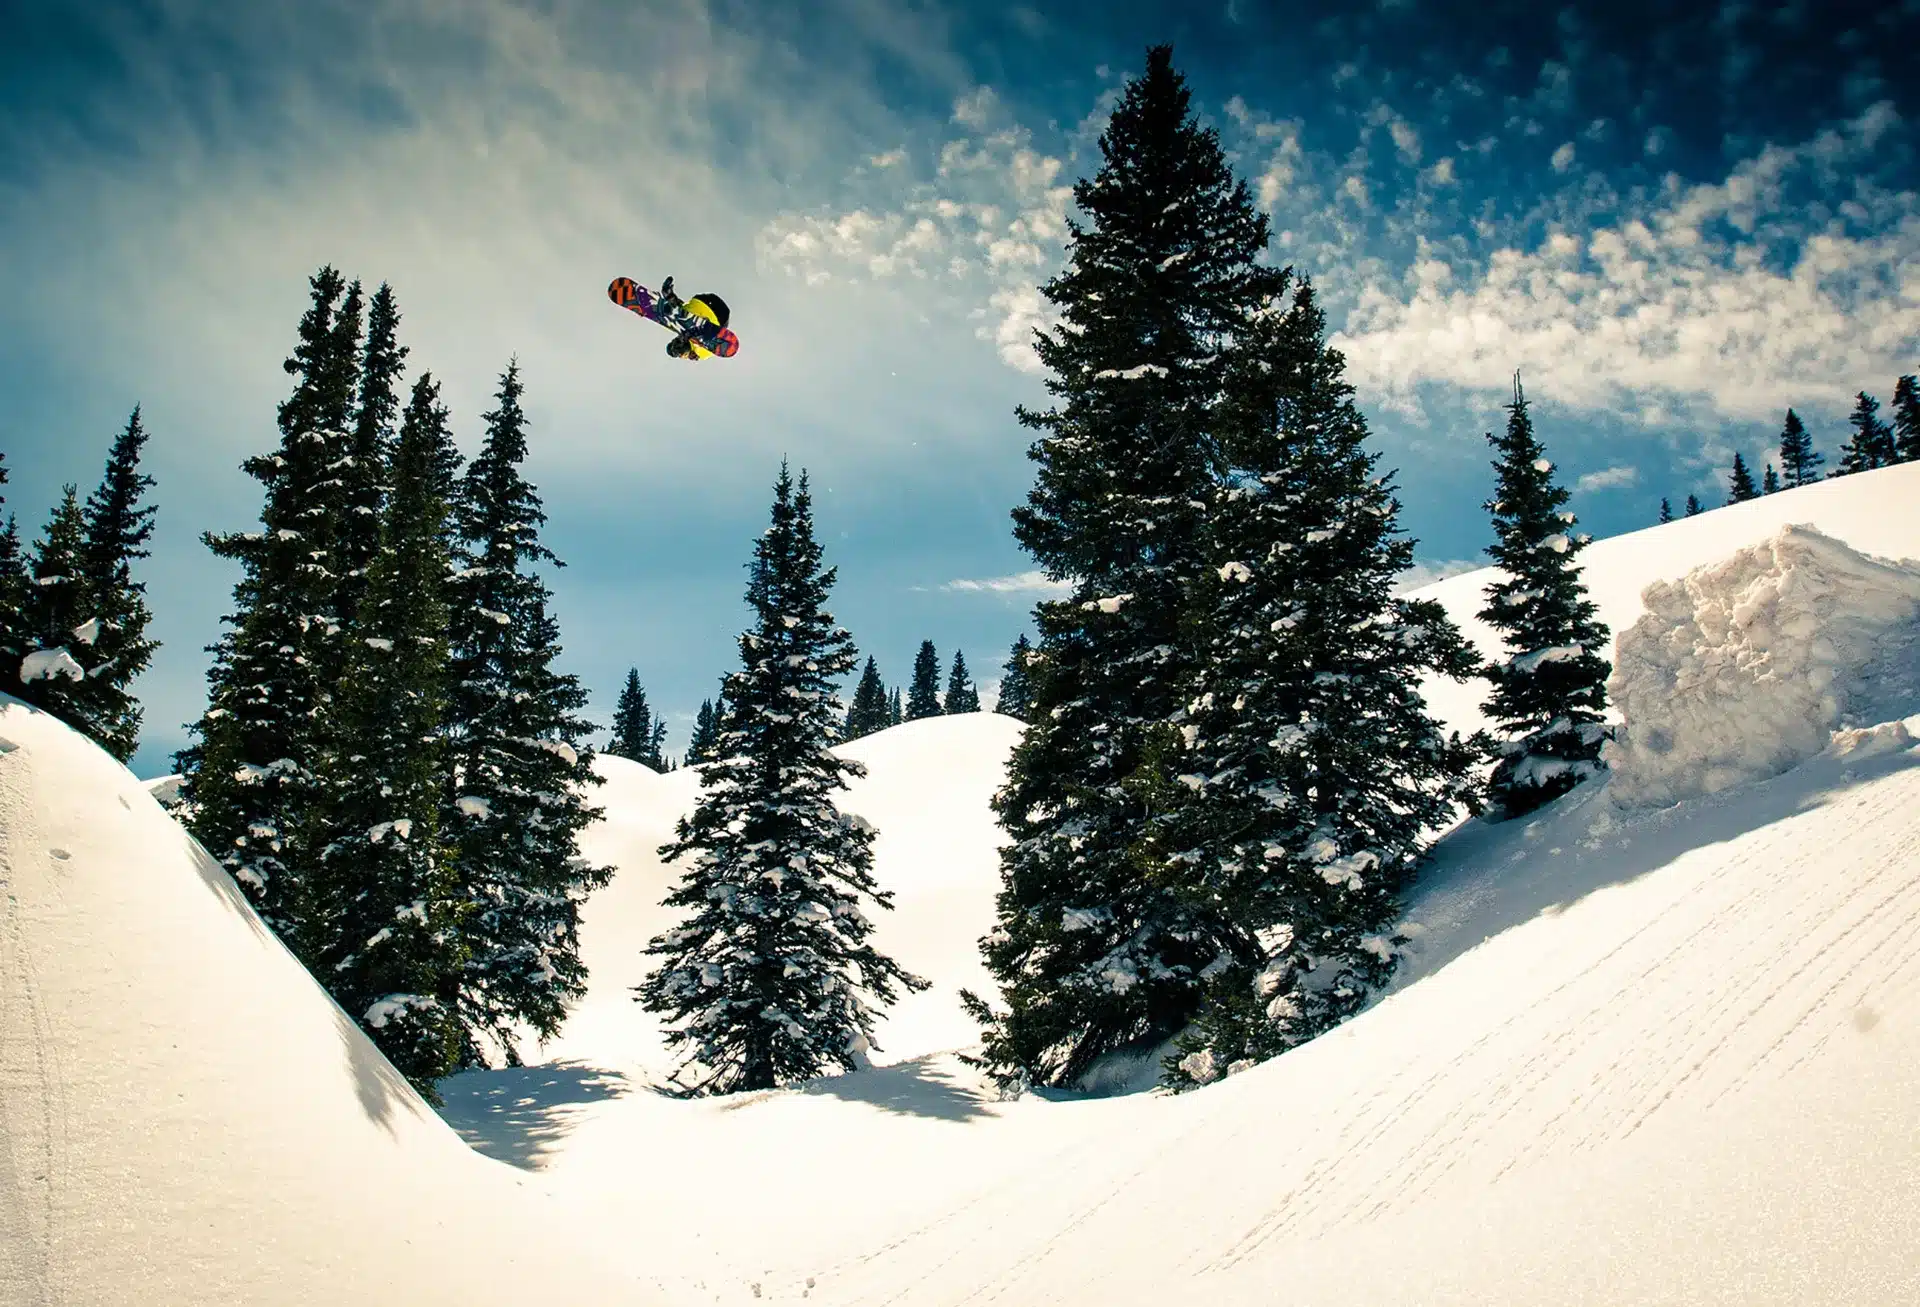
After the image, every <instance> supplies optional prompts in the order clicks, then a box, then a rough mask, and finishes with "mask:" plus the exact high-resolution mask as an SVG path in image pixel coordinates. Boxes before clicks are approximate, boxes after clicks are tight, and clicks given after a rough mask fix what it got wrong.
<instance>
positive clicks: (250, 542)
mask: <svg viewBox="0 0 1920 1307" xmlns="http://www.w3.org/2000/svg"><path fill="white" fill-rule="evenodd" d="M309 284H310V286H311V288H312V303H311V304H310V306H309V307H308V309H307V312H306V314H305V315H304V316H303V317H302V318H301V320H300V333H299V342H298V344H297V345H296V346H295V347H294V351H293V355H292V356H291V357H290V358H288V359H287V361H286V364H285V367H286V370H287V372H288V373H289V374H290V375H292V376H294V377H295V378H296V381H295V384H294V390H293V393H292V395H290V396H289V397H288V398H287V400H286V401H285V402H284V403H282V404H281V405H280V411H279V425H280V447H279V449H278V451H277V452H275V453H273V454H267V455H259V456H256V457H253V458H249V459H248V460H247V461H246V462H245V463H244V464H242V466H243V468H244V469H245V470H246V472H247V473H248V474H249V475H250V476H252V477H254V478H255V479H256V480H258V481H259V482H261V484H262V485H263V486H264V487H265V492H266V493H265V503H264V505H263V506H262V509H261V514H260V524H261V529H260V530H259V531H251V532H236V533H233V534H229V535H218V536H216V535H207V536H205V537H203V538H204V539H205V541H206V543H207V545H208V547H209V548H211V549H212V550H213V552H214V553H215V554H217V555H219V556H220V557H222V558H227V559H232V560H234V561H235V562H238V563H239V564H240V566H241V571H242V575H241V579H240V581H239V583H238V584H237V585H236V586H235V587H234V600H235V608H236V611H235V612H234V613H232V614H231V615H229V616H228V617H227V618H226V622H227V625H228V628H229V629H228V630H227V632H226V633H225V634H224V635H223V637H222V638H221V640H220V641H219V642H218V643H217V644H216V645H214V646H213V648H212V650H211V652H212V653H213V654H214V661H213V665H212V667H211V668H210V669H209V671H208V673H207V681H208V696H207V697H208V704H207V710H206V713H205V715H204V716H202V717H201V719H200V721H199V723H198V725H197V726H195V727H194V728H193V730H194V733H195V734H197V735H198V736H199V742H198V743H197V744H196V745H195V746H193V747H191V748H189V749H187V750H185V751H184V752H183V753H182V754H181V755H180V757H179V759H178V761H177V765H178V767H179V768H180V770H181V772H182V773H183V776H184V781H183V785H182V798H183V800H184V801H185V802H186V803H187V805H188V806H187V808H186V811H187V812H189V813H190V814H191V818H190V825H191V828H192V830H193V833H194V835H195V836H196V837H197V838H198V839H199V841H200V843H201V844H202V845H203V846H204V847H205V848H206V850H207V852H208V853H210V854H212V855H213V857H214V858H215V859H216V860H217V861H218V862H219V863H220V865H221V866H222V867H224V868H225V869H226V870H227V872H228V873H229V874H230V875H232V876H233V878H234V879H235V880H236V881H238V882H239V883H240V885H241V887H242V888H243V889H244V890H245V891H246V893H247V895H248V897H249V898H250V899H251V901H252V903H253V905H254V907H255V908H256V909H257V910H258V911H259V913H260V916H261V918H262V919H263V920H265V921H266V923H267V925H268V926H269V927H271V928H272V929H273V930H274V931H275V932H276V933H278V934H279V935H280V937H281V938H282V940H284V941H285V942H287V944H288V945H289V947H292V948H294V949H295V950H296V952H298V951H300V950H301V949H303V948H304V943H303V936H302V932H301V930H300V928H299V927H300V922H301V919H302V913H303V911H304V909H303V905H302V894H301V882H302V880H303V878H304V876H305V874H306V871H307V869H308V868H309V866H310V857H309V851H308V850H307V849H306V848H305V847H304V845H303V844H302V843H301V842H300V830H301V826H302V823H303V821H304V818H305V807H306V804H307V802H308V800H309V799H310V797H311V790H312V780H313V773H312V763H313V738H312V737H313V718H314V713H315V710H316V708H317V707H318V706H319V702H320V698H321V695H320V688H319V686H318V685H317V684H316V681H315V672H314V669H315V667H316V666H321V665H325V664H326V662H327V660H328V659H329V658H330V657H331V655H332V653H333V649H332V648H331V644H332V638H331V632H332V631H333V621H334V604H335V599H336V590H337V575H336V573H335V571H334V570H333V567H332V565H331V549H332V544H333V538H332V531H333V528H334V525H335V524H336V523H338V522H339V521H340V520H341V519H342V518H343V517H344V508H343V502H342V497H341V490H342V484H341V482H340V480H339V478H338V477H337V476H336V475H335V469H336V468H337V467H338V465H339V463H340V460H341V459H342V458H344V457H345V456H346V454H347V450H348V448H349V445H348V439H347V427H348V423H349V417H350V413H351V409H352V405H353V397H354V375H355V368H354V359H353V356H352V354H351V353H347V354H346V355H345V356H344V357H343V356H342V350H343V349H345V348H346V347H347V346H349V345H351V343H352V342H353V341H354V340H355V339H357V331H356V330H354V329H350V328H351V321H352V320H353V319H354V318H355V317H356V315H357V308H356V306H355V303H354V301H352V300H351V299H349V300H347V301H346V303H345V305H344V306H343V304H342V293H343V291H344V289H345V287H344V285H343V283H342V280H341V277H340V274H339V273H338V272H336V271H334V269H332V268H330V267H326V268H322V269H320V271H319V272H318V273H316V274H315V275H314V276H313V277H312V278H311V279H310V282H309ZM350 310H351V311H352V312H349V311H350Z"/></svg>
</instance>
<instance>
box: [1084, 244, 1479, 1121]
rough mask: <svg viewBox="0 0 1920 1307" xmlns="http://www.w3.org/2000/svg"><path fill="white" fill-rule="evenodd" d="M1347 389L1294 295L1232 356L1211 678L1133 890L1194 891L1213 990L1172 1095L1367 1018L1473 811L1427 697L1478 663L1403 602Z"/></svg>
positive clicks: (1206, 615) (1175, 1072) (1457, 754)
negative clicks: (1415, 895)
mask: <svg viewBox="0 0 1920 1307" xmlns="http://www.w3.org/2000/svg"><path fill="white" fill-rule="evenodd" d="M1344 369H1345V363H1344V360H1343V359H1342V357H1341V355H1340V354H1339V353H1338V352H1337V351H1335V350H1332V349H1329V348H1328V347H1327V346H1326V344H1325V319H1324V316H1323V314H1322V312H1321V310H1320V308H1319V306H1318V305H1317V304H1316V302H1315V300H1314V296H1313V292H1312V288H1311V286H1309V285H1307V284H1305V283H1304V282H1303V283H1301V284H1300V285H1299V286H1298V287H1297V288H1296V289H1295V290H1294V292H1293V294H1292V295H1291V298H1290V300H1289V299H1288V298H1283V297H1281V296H1279V295H1276V297H1275V299H1274V301H1273V306H1272V308H1271V309H1270V310H1269V311H1268V312H1266V313H1264V314H1262V315H1260V316H1259V317H1258V318H1257V320H1256V322H1255V324H1254V327H1253V329H1252V331H1251V332H1250V333H1249V335H1248V337H1247V339H1246V341H1245V343H1244V345H1243V346H1242V347H1241V348H1240V349H1238V350H1236V351H1235V352H1234V354H1233V356H1232V362H1231V365H1230V371H1229V374H1228V385H1227V392H1228V395H1229V397H1230V400H1229V405H1228V407H1227V409H1226V410H1225V412H1224V413H1223V415H1222V424H1221V432H1222V461H1223V464H1224V468H1225V476H1224V480H1223V485H1222V487H1221V489H1220V492H1219V493H1218V494H1217V496H1216V497H1215V503H1214V507H1213V509H1212V512H1211V524H1210V528H1209V544H1210V549H1211V560H1210V561H1211V563H1212V567H1211V569H1210V571H1209V573H1208V575H1207V577H1206V580H1205V583H1204V585H1203V586H1202V587H1200V588H1199V589H1198V591H1197V592H1196V598H1197V599H1198V600H1199V603H1200V611H1199V613H1198V614H1197V617H1198V623H1199V625H1200V628H1201V629H1202V631H1203V632H1204V638H1205V641H1206V644H1205V657H1204V658H1203V659H1202V660H1201V661H1200V662H1199V664H1198V666H1197V668H1196V672H1195V676H1194V678H1193V681H1192V683H1191V687H1190V691H1189V693H1190V699H1189V702H1188V703H1187V705H1186V711H1185V713H1184V714H1183V715H1182V718H1181V720H1180V733H1179V735H1177V736H1176V735H1174V734H1173V733H1172V731H1171V730H1169V732H1168V733H1167V735H1166V736H1165V737H1164V739H1165V746H1166V748H1167V751H1168V760H1167V761H1168V766H1167V767H1166V768H1165V769H1164V770H1163V772H1162V774H1161V777H1160V778H1159V783H1158V788H1157V792H1154V791H1150V793H1151V794H1152V797H1153V798H1154V800H1155V801H1156V803H1157V805H1158V808H1159V815H1160V816H1161V818H1162V820H1161V826H1160V829H1159V830H1158V831H1157V832H1155V834H1154V836H1153V839H1152V847H1153V851H1154V852H1155V853H1156V855H1157V856H1156V857H1155V858H1154V859H1153V860H1151V861H1147V862H1145V863H1143V865H1141V866H1140V868H1139V873H1140V874H1141V876H1142V877H1143V878H1154V879H1159V880H1161V881H1163V882H1165V881H1172V882H1175V883H1177V884H1179V885H1180V886H1181V887H1182V902H1183V904H1184V906H1185V908H1186V914H1187V922H1186V932H1187V934H1186V936H1185V938H1186V940H1187V941H1188V942H1189V947H1190V948H1191V949H1192V950H1193V951H1192V953H1191V954H1190V956H1189V958H1188V959H1187V965H1188V966H1189V967H1190V968H1192V974H1193V975H1194V976H1195V977H1196V978H1197V979H1199V980H1200V981H1201V982H1203V983H1205V984H1206V986H1207V988H1206V1002H1205V1004H1204V1006H1203V1007H1202V1008H1201V1009H1200V1011H1199V1013H1198V1014H1197V1017H1196V1019H1195V1020H1194V1022H1193V1024H1192V1026H1191V1027H1189V1029H1188V1030H1187V1031H1186V1032H1185V1033H1184V1035H1183V1037H1182V1038H1181V1039H1180V1041H1179V1043H1178V1047H1177V1052H1176V1053H1175V1055H1174V1056H1172V1057H1171V1058H1169V1059H1168V1063H1167V1067H1166V1070H1167V1073H1168V1075H1169V1078H1170V1079H1171V1080H1172V1081H1173V1082H1174V1083H1176V1084H1184V1085H1191V1084H1196V1083H1205V1082H1207V1081H1209V1080H1211V1079H1214V1078H1215V1077H1217V1076H1218V1075H1220V1074H1222V1073H1223V1072H1225V1071H1227V1070H1228V1069H1231V1068H1234V1067H1236V1066H1238V1065H1242V1064H1244V1063H1246V1062H1250V1061H1258V1060H1260V1059H1262V1058H1265V1057H1269V1056H1271V1055H1273V1054H1275V1053H1278V1052H1281V1051H1283V1050H1284V1049H1286V1048H1289V1047H1291V1046H1293V1045H1295V1044H1298V1043H1300V1042H1302V1041H1304V1040H1307V1039H1310V1038H1312V1037H1313V1036H1315V1035H1317V1034H1319V1033H1320V1032H1321V1031H1324V1030H1326V1029H1327V1028H1328V1027H1329V1026H1331V1025H1333V1024H1334V1023H1336V1022H1338V1021H1340V1020H1342V1019H1344V1018H1346V1017H1347V1016H1350V1015H1351V1014H1352V1013H1354V1012H1355V1011H1357V1010H1359V1008H1360V1007H1361V1006H1362V1005H1363V1004H1364V1003H1365V1002H1366V1000H1367V999H1368V997H1369V996H1370V995H1371V994H1372V993H1373V992H1374V990H1375V989H1376V988H1377V987H1378V986H1379V985H1381V984H1382V983H1384V982H1385V981H1386V979H1387V978H1388V977H1389V976H1390V975H1391V973H1392V970H1393V967H1394V962H1395V951H1396V948H1397V946H1398V945H1399V944H1401V943H1403V942H1404V940H1403V939H1402V938H1401V937H1400V936H1399V935H1397V934H1396V932H1395V924H1396V922H1397V920H1398V916H1399V907H1398V895H1399V892H1400V890H1401V889H1402V888H1403V887H1404V886H1405V885H1406V884H1407V882H1408V881H1409V879H1410V878H1411V876H1412V874H1413V872H1414V870H1415V868H1416V867H1417V866H1418V864H1419V862H1420V860H1421V858H1422V857H1423V856H1424V853H1425V851H1426V848H1427V843H1428V840H1429V838H1430V835H1431V832H1434V831H1437V830H1439V829H1442V828H1444V827H1445V826H1447V825H1448V824H1450V823H1451V821H1452V820H1453V819H1454V818H1455V817H1456V816H1457V815H1458V814H1459V812H1460V811H1461V810H1462V809H1471V808H1473V807H1474V806H1476V802H1475V793H1474V770H1475V767H1476V764H1477V763H1478V762H1479V760H1480V759H1481V758H1482V757H1484V745H1485V742H1484V741H1483V740H1480V739H1478V738H1476V739H1474V740H1466V741H1463V740H1462V739H1460V737H1459V736H1458V735H1457V734H1456V735H1451V736H1449V735H1448V734H1446V733H1445V732H1444V731H1443V730H1442V729H1441V727H1440V725H1439V724H1438V722H1437V721H1435V719H1434V718H1433V717H1432V715H1431V714H1430V713H1429V712H1428V711H1427V708H1426V705H1425V702H1424V701H1423V699H1422V698H1421V694H1420V690H1419V685H1420V680H1421V677H1422V676H1423V675H1424V674H1426V673H1430V672H1433V673H1440V674H1442V675H1446V676H1450V677H1453V678H1455V679H1462V678H1466V677H1468V676H1471V675H1472V674H1473V673H1474V672H1475V671H1476V670H1478V664H1479V660H1478V658H1477V656H1476V655H1475V654H1474V653H1473V652H1472V650H1471V648H1470V647H1469V646H1468V644H1467V643H1466V641H1465V640H1464V638H1463V637H1462V636H1461V635H1460V633H1459V632H1458V631H1457V630H1456V629H1455V628H1454V626H1453V625H1452V623H1451V622H1450V621H1449V620H1448V619H1447V616H1446V614H1445V612H1444V610H1442V609H1441V607H1440V606H1439V604H1438V603H1436V602H1433V601H1431V600H1413V599H1406V598H1401V597H1396V595H1395V593H1394V590H1395V584H1396V579H1397V577H1398V576H1399V574H1400V573H1401V572H1402V571H1404V569H1406V568H1407V567H1408V566H1410V565H1411V564H1412V562H1413V551H1414V541H1413V540H1412V539H1410V538H1408V537H1406V536H1405V535H1403V534H1401V532H1400V530H1399V527H1398V525H1397V516H1398V512H1399V504H1398V502H1397V500H1396V498H1395V496H1394V490H1393V485H1392V478H1391V475H1390V474H1381V473H1380V472H1379V470H1378V468H1377V462H1378V455H1376V454H1374V453H1372V452H1370V451H1369V450H1368V449H1367V448H1366V445H1367V441H1368V439H1369V436H1368V430H1367V425H1366V420H1365V419H1364V418H1363V417H1362V416H1361V414H1360V411H1359V409H1358V408H1357V407H1356V406H1355V404H1354V402H1353V388H1352V386H1351V385H1350V384H1349V383H1348V382H1347V381H1346V379H1345V376H1344ZM1067 924H1068V925H1069V926H1070V927H1071V924H1072V923H1071V922H1069V923H1067Z"/></svg>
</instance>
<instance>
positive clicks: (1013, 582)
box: [940, 570, 1073, 595]
mask: <svg viewBox="0 0 1920 1307" xmlns="http://www.w3.org/2000/svg"><path fill="white" fill-rule="evenodd" d="M940 588H941V589H943V590H970V591H982V590H984V591H990V592H992V593H994V594H1050V595H1063V594H1068V593H1071V592H1072V590H1073V585H1072V583H1071V582H1067V581H1051V580H1048V579H1047V574H1046V573H1045V572H1041V571H1037V570H1036V571H1032V572H1016V573H1014V574H1013V575H1012V576H992V577H987V578H986V579H984V580H979V581H949V582H947V583H946V584H945V585H943V586H941V587H940Z"/></svg>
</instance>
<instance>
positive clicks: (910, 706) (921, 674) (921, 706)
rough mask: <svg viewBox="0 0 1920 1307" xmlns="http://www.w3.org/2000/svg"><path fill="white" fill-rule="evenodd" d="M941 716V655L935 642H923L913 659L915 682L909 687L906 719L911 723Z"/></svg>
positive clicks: (910, 683) (909, 684)
mask: <svg viewBox="0 0 1920 1307" xmlns="http://www.w3.org/2000/svg"><path fill="white" fill-rule="evenodd" d="M939 715H940V655H939V654H937V653H935V652H934V651H933V641H931V640H922V641H921V642H920V652H919V653H917V654H915V655H914V659H913V680H912V681H911V682H909V683H908V685H907V712H906V718H907V720H908V721H910V722H915V721H919V720H920V719H921V718H922V717H937V716H939Z"/></svg>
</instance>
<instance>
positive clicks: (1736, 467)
mask: <svg viewBox="0 0 1920 1307" xmlns="http://www.w3.org/2000/svg"><path fill="white" fill-rule="evenodd" d="M1759 495H1760V491H1759V490H1758V489H1757V488H1756V487H1755V486H1754V484H1753V473H1752V472H1750V471H1748V470H1747V460H1746V459H1744V458H1742V457H1740V453H1739V451H1738V450H1735V451H1734V455H1733V473H1732V475H1730V476H1729V477H1728V478H1727V502H1728V503H1729V504H1744V503H1746V502H1747V501H1748V500H1749V499H1757V498H1758V497H1759Z"/></svg>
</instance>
